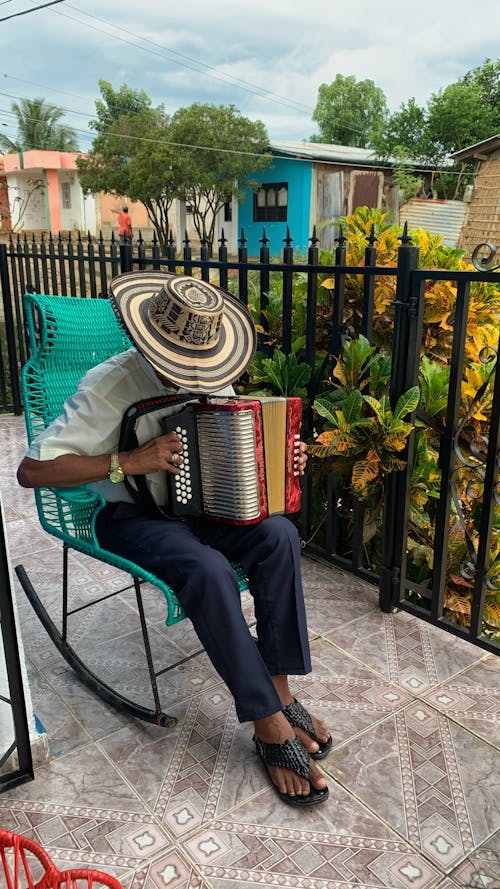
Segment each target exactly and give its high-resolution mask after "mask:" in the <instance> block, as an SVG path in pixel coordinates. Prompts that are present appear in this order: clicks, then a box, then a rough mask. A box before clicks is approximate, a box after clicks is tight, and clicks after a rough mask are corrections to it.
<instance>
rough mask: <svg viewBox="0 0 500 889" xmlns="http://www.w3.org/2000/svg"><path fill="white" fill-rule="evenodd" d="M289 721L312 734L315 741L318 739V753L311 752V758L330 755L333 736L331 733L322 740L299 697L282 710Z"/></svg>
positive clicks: (294, 726) (311, 736)
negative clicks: (317, 734)
mask: <svg viewBox="0 0 500 889" xmlns="http://www.w3.org/2000/svg"><path fill="white" fill-rule="evenodd" d="M282 712H283V713H284V714H285V716H286V718H287V719H288V722H289V723H290V725H291V726H292V727H293V728H301V729H303V730H304V731H305V732H307V734H308V735H309V736H310V738H311V739H312V740H313V741H316V744H318V746H319V750H317V751H316V753H309V756H310V757H311V759H323V758H324V757H325V756H328V754H329V753H330V750H331V749H332V744H333V739H332V736H331V735H329V736H328V739H327V740H326V741H320V740H319V738H318V737H317V736H316V734H315V731H314V725H313V722H312V719H311V714H310V713H309V712H308V711H307V710H306V708H305V707H304V706H303V705H302V704H301V703H300V701H298V700H297V698H294V699H293V704H287V706H286V707H283V711H282Z"/></svg>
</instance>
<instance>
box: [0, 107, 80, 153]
mask: <svg viewBox="0 0 500 889" xmlns="http://www.w3.org/2000/svg"><path fill="white" fill-rule="evenodd" d="M11 110H12V112H13V113H14V114H15V116H16V119H17V137H16V139H14V140H13V139H9V138H8V137H7V136H3V135H0V148H1V149H2V150H3V151H4V152H14V151H30V150H31V149H42V150H50V151H78V144H77V139H76V133H75V131H74V130H73V129H72V128H71V127H68V126H66V125H65V124H62V123H61V120H62V118H63V117H64V111H63V110H62V109H61V108H58V107H57V106H56V105H51V104H50V102H46V101H45V99H19V102H12V105H11Z"/></svg>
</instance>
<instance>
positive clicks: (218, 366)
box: [109, 272, 257, 394]
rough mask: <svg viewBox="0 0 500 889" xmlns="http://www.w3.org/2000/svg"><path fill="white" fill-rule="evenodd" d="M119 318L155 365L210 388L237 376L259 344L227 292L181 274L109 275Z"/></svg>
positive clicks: (193, 388) (183, 382)
mask: <svg viewBox="0 0 500 889" xmlns="http://www.w3.org/2000/svg"><path fill="white" fill-rule="evenodd" d="M109 295H110V298H111V303H112V305H113V308H114V310H115V313H116V315H117V317H118V319H119V321H120V322H121V323H122V324H123V326H124V327H125V329H126V331H127V333H128V335H129V336H130V338H131V340H132V341H133V343H134V344H135V346H136V347H137V348H138V349H139V351H140V352H141V353H142V354H143V355H144V357H145V358H146V359H147V360H148V361H149V363H150V364H151V365H152V367H153V368H154V370H156V371H157V372H158V373H159V374H161V375H162V376H164V377H166V378H167V379H168V380H170V381H171V382H172V383H174V384H175V385H177V386H179V387H181V388H183V389H187V390H188V391H189V392H200V393H205V394H208V393H210V392H216V391H217V390H218V389H222V388H224V386H228V385H229V384H230V383H233V382H234V381H235V380H237V379H238V377H240V376H241V374H242V373H243V371H244V370H245V368H246V367H247V365H248V364H249V362H250V361H251V360H252V358H253V356H254V354H255V349H256V345H257V334H256V330H255V326H254V323H253V321H252V318H251V317H250V314H249V312H248V310H247V308H246V307H245V306H244V305H243V303H241V302H239V301H238V300H237V299H235V298H234V297H232V296H231V295H230V294H229V293H226V292H225V291H223V290H221V289H220V288H218V287H214V286H213V285H212V284H208V283H206V282H205V281H200V280H198V279H197V278H190V277H187V276H184V275H174V274H170V273H166V272H164V273H162V272H130V273H127V274H124V275H118V277H116V278H113V280H112V281H111V284H110V294H109Z"/></svg>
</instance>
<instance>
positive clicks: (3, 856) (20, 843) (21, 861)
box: [0, 830, 122, 889]
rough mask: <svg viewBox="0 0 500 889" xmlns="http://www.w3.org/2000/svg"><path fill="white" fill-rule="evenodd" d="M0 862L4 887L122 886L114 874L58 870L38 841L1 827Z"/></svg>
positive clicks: (116, 888) (77, 888)
mask: <svg viewBox="0 0 500 889" xmlns="http://www.w3.org/2000/svg"><path fill="white" fill-rule="evenodd" d="M0 862H1V865H2V869H3V874H4V877H5V886H6V889H101V887H103V886H106V887H108V889H122V885H121V883H120V882H119V881H118V880H117V879H116V877H112V876H110V874H105V873H102V872H101V871H98V870H93V869H91V868H72V869H71V870H65V871H60V870H58V869H57V867H56V866H55V864H54V862H53V861H52V859H51V858H50V856H49V855H48V854H47V852H46V851H45V850H44V849H42V847H41V846H39V845H38V843H36V842H35V841H34V840H31V839H29V837H25V836H22V835H21V834H17V833H12V832H11V831H10V830H0ZM1 873H2V871H0V876H1Z"/></svg>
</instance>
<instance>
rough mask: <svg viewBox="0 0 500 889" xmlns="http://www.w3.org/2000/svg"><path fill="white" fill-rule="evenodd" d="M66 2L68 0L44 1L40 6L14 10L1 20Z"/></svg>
mask: <svg viewBox="0 0 500 889" xmlns="http://www.w3.org/2000/svg"><path fill="white" fill-rule="evenodd" d="M65 2H66V0H50V3H42V4H41V5H40V6H34V7H33V9H23V10H22V12H13V13H12V15H6V16H4V18H3V19H0V22H6V21H8V20H9V19H15V18H17V17H18V16H20V15H29V14H30V12H36V11H37V9H45V8H46V7H47V6H55V5H56V3H65ZM2 5H3V4H2Z"/></svg>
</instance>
